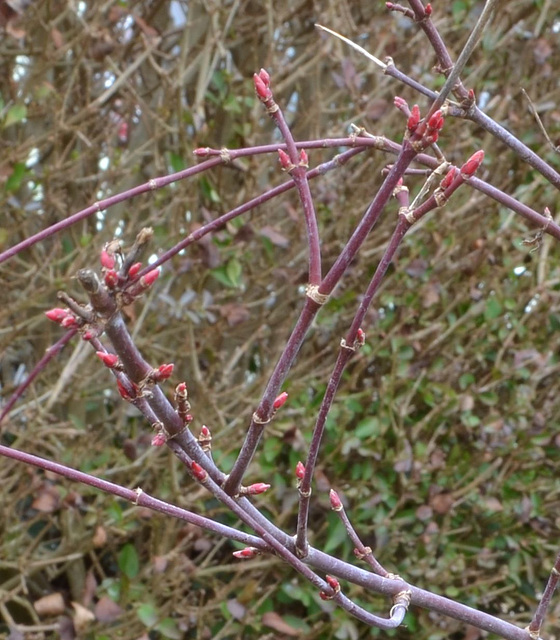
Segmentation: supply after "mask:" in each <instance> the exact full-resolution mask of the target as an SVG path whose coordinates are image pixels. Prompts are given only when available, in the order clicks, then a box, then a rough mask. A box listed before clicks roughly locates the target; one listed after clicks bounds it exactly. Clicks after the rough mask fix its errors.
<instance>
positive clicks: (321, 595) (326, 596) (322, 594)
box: [319, 2, 390, 600]
mask: <svg viewBox="0 0 560 640" xmlns="http://www.w3.org/2000/svg"><path fill="white" fill-rule="evenodd" d="M387 4H390V3H389V2H387ZM319 598H321V600H332V598H333V596H332V595H329V594H328V593H325V592H324V591H319Z"/></svg>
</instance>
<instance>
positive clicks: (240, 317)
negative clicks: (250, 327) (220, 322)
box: [220, 302, 251, 327]
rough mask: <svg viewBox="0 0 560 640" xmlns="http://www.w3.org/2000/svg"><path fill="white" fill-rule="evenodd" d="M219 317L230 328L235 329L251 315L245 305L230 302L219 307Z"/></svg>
mask: <svg viewBox="0 0 560 640" xmlns="http://www.w3.org/2000/svg"><path fill="white" fill-rule="evenodd" d="M220 315H221V316H222V318H225V319H226V320H227V323H228V325H229V326H230V327H235V326H237V325H238V324H241V323H243V322H245V321H246V320H248V319H249V317H250V315H251V314H250V313H249V311H248V310H247V307H246V306H245V305H243V304H238V303H236V302H232V303H229V304H223V305H222V306H221V307H220Z"/></svg>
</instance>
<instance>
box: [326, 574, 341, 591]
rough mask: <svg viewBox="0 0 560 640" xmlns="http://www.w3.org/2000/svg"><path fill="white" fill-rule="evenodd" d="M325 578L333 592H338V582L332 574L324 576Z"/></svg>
mask: <svg viewBox="0 0 560 640" xmlns="http://www.w3.org/2000/svg"><path fill="white" fill-rule="evenodd" d="M325 580H326V582H327V584H328V585H329V587H330V588H331V589H333V590H334V591H335V593H338V592H339V591H340V582H339V581H338V580H337V579H336V578H333V577H332V576H325Z"/></svg>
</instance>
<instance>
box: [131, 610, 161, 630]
mask: <svg viewBox="0 0 560 640" xmlns="http://www.w3.org/2000/svg"><path fill="white" fill-rule="evenodd" d="M136 614H137V615H138V618H139V619H140V622H141V623H142V624H143V625H145V626H146V627H153V626H154V625H155V624H157V621H158V619H159V616H158V613H157V610H156V608H155V607H154V605H153V604H141V605H140V606H139V607H138V610H137V611H136Z"/></svg>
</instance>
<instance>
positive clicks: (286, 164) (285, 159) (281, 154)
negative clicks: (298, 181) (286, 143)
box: [278, 149, 293, 171]
mask: <svg viewBox="0 0 560 640" xmlns="http://www.w3.org/2000/svg"><path fill="white" fill-rule="evenodd" d="M278 159H279V160H280V166H281V167H282V169H284V171H289V170H290V169H293V164H292V162H291V160H290V156H289V155H288V154H287V153H286V152H285V151H284V150H283V149H278Z"/></svg>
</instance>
